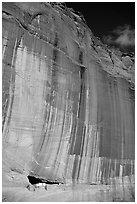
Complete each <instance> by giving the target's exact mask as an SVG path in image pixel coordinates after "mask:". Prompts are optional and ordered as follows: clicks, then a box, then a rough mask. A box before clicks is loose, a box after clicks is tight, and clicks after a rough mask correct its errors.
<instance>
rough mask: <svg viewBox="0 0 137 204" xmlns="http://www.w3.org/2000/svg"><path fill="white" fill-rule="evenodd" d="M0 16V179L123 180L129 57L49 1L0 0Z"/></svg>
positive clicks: (130, 96) (130, 159) (130, 109)
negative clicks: (1, 172) (0, 172)
mask: <svg viewBox="0 0 137 204" xmlns="http://www.w3.org/2000/svg"><path fill="white" fill-rule="evenodd" d="M2 22H3V25H2V26H3V30H2V34H3V41H2V42H3V53H2V54H3V72H2V74H3V75H2V76H3V86H2V88H3V99H2V105H3V169H4V176H5V175H6V176H5V177H6V179H7V177H8V176H7V175H8V174H9V172H11V171H12V170H13V169H14V170H15V169H16V171H18V172H20V174H23V175H28V174H30V175H33V176H36V177H39V178H42V179H45V180H50V181H55V180H57V181H59V182H66V183H107V184H108V183H111V181H112V179H113V178H115V179H116V180H118V182H119V181H120V180H121V179H122V178H127V180H128V181H130V182H131V177H132V176H133V175H134V159H135V157H134V156H135V155H134V145H135V135H134V65H133V63H131V64H130V63H129V61H130V60H129V61H128V62H127V61H126V60H125V57H124V58H122V59H120V58H119V57H118V56H117V55H116V54H114V52H113V51H112V50H110V49H109V48H108V47H107V46H106V45H104V44H102V43H101V42H100V40H99V39H97V38H96V37H95V36H94V35H93V33H92V32H91V31H90V29H89V28H88V27H87V25H86V24H85V23H84V22H83V21H82V19H81V18H80V17H79V16H78V15H76V14H75V13H74V12H73V11H70V10H69V9H67V8H62V7H61V6H58V5H56V4H54V5H51V4H49V3H9V2H8V3H3V21H2ZM124 60H125V61H124ZM132 62H133V60H132ZM127 63H128V65H127ZM129 64H130V65H129ZM129 67H130V68H129ZM9 177H10V175H9ZM10 179H11V178H10ZM11 180H12V179H11ZM132 182H134V181H132Z"/></svg>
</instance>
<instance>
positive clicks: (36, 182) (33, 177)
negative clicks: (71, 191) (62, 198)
mask: <svg viewBox="0 0 137 204" xmlns="http://www.w3.org/2000/svg"><path fill="white" fill-rule="evenodd" d="M27 177H28V179H29V182H30V183H31V184H32V185H34V184H38V183H46V184H58V185H59V184H60V183H61V182H59V181H56V180H55V181H49V180H43V179H40V178H36V177H35V176H30V175H28V176H27Z"/></svg>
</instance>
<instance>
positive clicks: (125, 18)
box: [66, 2, 135, 51]
mask: <svg viewBox="0 0 137 204" xmlns="http://www.w3.org/2000/svg"><path fill="white" fill-rule="evenodd" d="M66 6H67V7H69V8H73V9H74V10H75V11H79V12H80V13H82V14H83V16H84V18H85V20H86V23H87V25H88V27H89V28H90V29H91V31H92V32H93V34H94V35H95V36H97V37H99V38H100V39H101V40H102V41H103V42H104V43H106V44H109V45H111V46H115V47H119V48H120V49H121V50H124V51H134V47H135V3H134V2H69V3H66Z"/></svg>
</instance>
